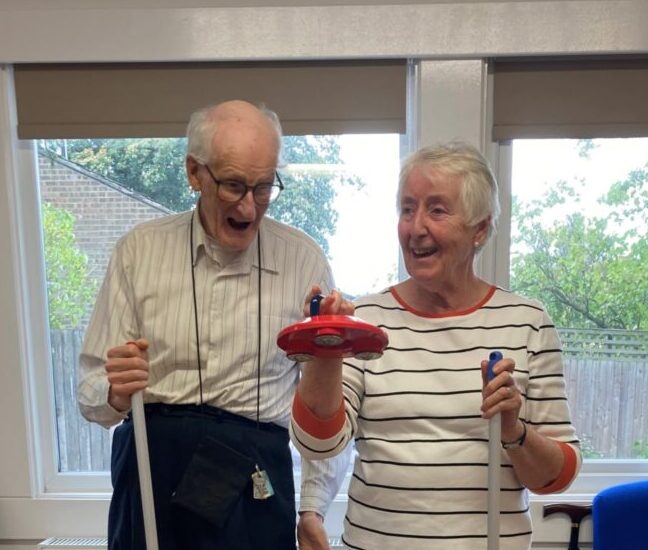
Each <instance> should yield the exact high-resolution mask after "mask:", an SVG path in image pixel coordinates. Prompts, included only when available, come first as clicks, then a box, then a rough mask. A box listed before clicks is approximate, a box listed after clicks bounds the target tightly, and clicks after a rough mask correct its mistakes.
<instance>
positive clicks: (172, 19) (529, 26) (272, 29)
mask: <svg viewBox="0 0 648 550" xmlns="http://www.w3.org/2000/svg"><path fill="white" fill-rule="evenodd" d="M39 2H40V4H39ZM365 3H368V2H365ZM378 3H380V2H376V4H378ZM385 3H386V4H390V2H385ZM45 4H46V3H45V1H44V0H36V2H35V3H34V7H33V9H25V8H24V6H23V5H22V4H21V2H20V0H12V1H11V2H10V3H9V4H7V5H6V6H3V8H2V15H3V17H2V18H0V30H2V31H6V32H0V46H1V47H0V51H2V52H3V58H2V62H4V63H12V62H26V63H31V62H48V61H53V62H61V61H66V62H76V61H88V60H90V61H108V62H110V61H115V62H120V61H129V60H132V61H136V60H144V61H166V60H169V59H175V60H185V61H200V60H202V59H221V58H222V59H244V58H245V59H292V58H299V59H324V58H347V57H374V56H376V55H378V54H381V55H382V56H383V57H384V56H396V55H400V56H414V57H416V58H417V59H419V60H437V61H438V63H437V64H436V66H435V69H437V68H438V69H439V70H438V71H436V70H435V71H433V72H425V74H424V75H423V78H419V79H418V80H417V82H416V84H415V87H418V88H419V89H418V90H417V91H416V92H415V93H414V96H416V100H415V101H413V102H412V103H411V104H410V105H408V110H410V111H411V112H410V113H409V115H408V117H409V116H411V120H416V121H417V128H418V130H416V129H412V128H410V130H416V133H417V134H419V135H418V138H419V140H418V145H424V144H426V143H430V142H432V141H439V140H446V139H451V138H453V137H456V136H460V135H461V136H463V135H466V133H465V130H466V127H467V130H468V134H469V135H471V136H474V135H476V134H479V135H480V136H481V137H480V138H479V139H480V140H481V141H476V143H479V144H480V146H481V147H482V149H483V150H485V151H486V152H487V153H488V154H489V156H491V159H492V160H493V162H494V165H495V163H496V162H498V159H499V157H500V156H501V154H502V153H503V152H505V145H504V146H502V145H499V144H495V143H491V142H490V140H489V139H487V138H485V135H486V133H485V128H488V127H489V126H488V124H487V123H486V122H485V118H486V119H487V117H488V110H489V107H488V102H489V94H490V91H491V90H490V88H489V86H486V85H484V84H483V82H482V83H481V84H479V83H475V84H474V89H475V91H476V93H475V95H477V96H479V97H480V98H481V101H479V103H478V104H477V105H478V108H477V109H474V108H473V107H474V106H475V103H474V102H473V103H472V104H471V109H470V112H469V113H468V114H467V113H466V111H465V109H464V107H465V104H464V103H462V102H463V100H464V96H463V95H462V99H461V100H453V101H449V100H448V99H447V98H445V99H444V97H443V96H441V95H439V93H440V92H443V88H444V84H445V83H453V82H455V81H456V80H461V79H456V78H455V77H456V71H458V72H461V71H462V65H463V62H464V61H468V60H470V61H473V62H474V61H475V60H480V59H482V58H486V57H488V56H492V55H507V56H517V55H520V56H522V55H531V56H537V55H552V56H554V55H574V54H579V55H591V54H596V53H603V54H610V53H611V54H613V55H622V54H633V53H637V52H639V53H640V52H644V53H645V52H648V36H647V35H646V34H645V29H644V28H643V26H642V21H644V20H645V14H646V13H647V12H646V6H645V3H644V2H643V0H629V1H626V2H624V9H623V10H619V9H618V2H617V1H614V0H598V1H587V2H583V1H582V0H568V1H565V2H561V3H560V4H561V5H560V6H559V8H558V9H556V6H555V2H549V1H544V0H536V1H534V2H519V3H516V5H515V9H510V4H508V3H506V2H476V1H471V2H465V3H461V2H460V3H435V2H432V3H419V5H417V6H416V9H411V7H410V8H408V7H403V6H395V5H391V6H388V5H383V6H380V7H379V8H377V9H367V6H357V5H356V6H328V7H326V6H325V7H322V6H317V5H312V6H303V5H302V6H300V7H294V8H286V7H283V8H278V7H276V6H265V7H263V8H260V9H259V8H256V9H250V8H249V7H239V6H236V7H227V8H218V7H205V8H196V9H186V8H185V7H184V6H182V9H177V8H178V7H180V5H179V4H180V3H179V2H178V6H177V7H166V8H160V7H159V6H155V10H151V9H146V4H147V2H144V1H141V2H138V6H133V7H131V8H129V9H128V10H125V9H123V8H115V7H113V6H108V2H104V4H105V5H103V6H99V7H89V8H88V7H85V6H84V9H75V7H74V1H73V2H69V3H68V7H67V9H60V10H51V9H49V8H47V7H46V6H45ZM81 4H82V2H81V1H78V2H77V5H78V6H80V5H81ZM153 4H154V2H148V5H149V7H151V6H153ZM392 4H393V3H392ZM70 6H72V7H71V8H70ZM287 15H288V16H289V17H294V18H295V19H296V20H299V21H300V22H302V23H303V25H300V26H294V27H293V28H292V29H291V30H289V31H287V30H286V26H285V21H286V16H287ZM223 20H226V21H228V22H230V24H229V25H228V26H227V27H223V26H222V21H223ZM449 20H452V21H455V22H460V24H458V25H457V26H456V27H454V28H453V30H452V33H453V34H452V37H453V39H452V40H450V41H448V27H447V24H448V21H449ZM485 23H487V24H488V25H489V33H488V36H487V37H486V39H485V38H484V25H485ZM358 25H359V27H358ZM413 25H414V26H415V27H416V28H425V29H426V32H425V33H412V32H411V29H412V26H413ZM351 27H353V32H351ZM196 28H201V29H206V28H217V29H221V30H222V31H223V32H219V33H212V34H211V35H209V36H207V35H206V36H207V38H206V39H205V40H204V41H200V42H196V41H195V40H193V38H194V37H195V29H196ZM358 28H360V29H361V30H362V32H357V31H358ZM115 29H120V30H121V31H122V34H123V35H124V36H126V37H128V38H127V39H126V40H123V41H115V40H111V37H112V36H113V35H114V32H115ZM228 29H230V30H231V29H234V30H231V32H230V31H228ZM241 29H244V30H245V29H262V31H261V32H260V33H257V34H256V35H255V37H256V38H255V40H252V41H244V42H241V40H240V32H241ZM33 36H40V37H41V40H38V41H35V40H33ZM384 36H390V37H391V38H392V39H391V40H390V41H388V42H385V41H384V40H383V37H384ZM169 37H171V38H169ZM368 37H369V38H368ZM79 44H83V47H79ZM133 52H136V53H133ZM135 55H137V58H136V57H135ZM454 61H458V63H454ZM423 62H424V63H425V61H423ZM10 73H11V67H10V66H7V65H4V66H3V65H0V136H1V139H0V158H2V160H3V162H2V163H0V253H2V255H3V256H4V257H5V258H8V261H6V262H3V263H2V264H0V281H2V283H3V285H2V286H3V287H4V288H0V303H1V304H2V313H3V315H2V320H0V323H2V330H0V345H2V346H3V350H4V356H3V360H2V363H3V368H2V369H0V382H1V383H2V387H3V389H5V395H4V396H3V400H1V401H0V426H2V433H3V434H7V440H6V443H7V445H6V446H5V448H4V451H3V455H4V456H3V466H4V468H3V469H2V472H0V518H2V520H1V522H0V525H1V526H2V532H3V537H4V538H5V539H7V540H14V539H25V540H32V541H33V540H35V539H37V538H46V537H49V536H70V535H75V536H97V535H100V534H101V533H104V532H105V518H106V514H107V502H108V501H107V497H106V495H105V494H103V495H101V494H97V493H92V492H89V493H66V494H56V493H44V492H43V487H44V486H45V485H44V481H43V478H44V477H45V476H44V475H43V474H42V473H41V472H42V463H43V459H42V457H41V454H40V449H41V448H42V447H43V445H44V444H45V443H46V441H47V437H48V436H47V434H46V433H45V432H43V431H42V426H41V425H40V424H42V422H43V419H42V418H41V417H40V416H39V415H38V414H36V413H34V410H33V409H34V406H35V403H36V401H37V399H39V398H41V397H42V396H41V395H40V394H38V393H37V392H36V391H35V390H34V385H33V381H34V378H35V377H36V376H35V374H34V369H33V368H32V366H33V365H36V364H37V362H38V361H39V360H42V359H43V357H44V356H46V355H48V352H47V353H45V354H44V355H43V354H42V353H40V354H39V353H37V352H36V351H35V350H34V349H32V348H31V344H32V343H33V342H37V343H38V342H40V344H39V345H42V343H43V340H42V338H44V335H45V332H44V331H43V330H42V327H40V328H39V323H38V317H34V315H40V316H41V318H43V306H42V304H41V305H40V306H38V303H37V302H38V299H37V297H34V296H32V292H31V290H32V288H33V287H30V286H29V284H28V282H27V278H26V277H25V276H26V275H28V274H29V273H30V272H31V270H32V269H39V267H38V265H39V262H36V264H33V262H32V263H31V264H30V262H29V261H27V260H26V259H25V258H24V257H23V255H24V254H25V253H26V246H27V245H28V244H29V243H30V242H33V241H31V240H30V238H29V237H30V236H31V237H33V235H34V234H35V233H37V232H35V230H34V227H33V225H34V224H33V223H32V220H33V219H34V212H33V210H30V209H29V207H28V205H27V206H26V207H25V208H24V211H23V210H21V209H19V208H18V207H17V206H18V205H19V204H21V200H20V198H21V196H22V197H24V196H25V195H26V193H27V191H26V190H24V189H22V187H23V186H24V185H25V184H28V183H29V177H30V176H29V174H30V173H32V172H30V171H33V170H34V167H33V161H32V160H30V156H29V155H30V153H25V150H24V149H25V148H26V144H25V143H20V142H18V141H17V140H16V139H15V138H14V135H15V127H16V120H15V112H14V111H15V109H14V107H12V105H13V104H14V101H15V98H14V97H13V84H12V81H11V74H10ZM474 76H475V80H479V77H478V76H477V75H476V73H475V75H474ZM432 77H434V78H436V83H437V85H436V86H435V85H434V82H432V80H431V78H432ZM471 86H472V84H471ZM430 88H433V89H434V90H435V93H430ZM421 95H423V96H426V97H427V99H429V100H430V102H432V103H433V102H435V101H436V105H437V109H436V111H437V112H436V114H437V115H441V118H437V117H435V113H432V112H431V108H430V106H429V105H428V104H422V102H421V97H420V96H421ZM443 115H445V116H443ZM484 117H485V118H484ZM502 147H504V149H502ZM27 149H29V148H28V147H27ZM505 168H506V167H505V166H500V167H498V168H497V170H496V171H497V172H498V174H499V177H500V184H502V182H503V181H504V180H505V178H503V169H504V170H505ZM19 184H20V185H19ZM23 206H25V205H24V204H23ZM501 231H502V229H500V232H499V235H500V237H501ZM500 237H498V241H497V242H498V243H499V242H500V241H499V239H500ZM498 246H499V245H498ZM496 252H497V253H495V254H491V251H489V250H485V251H484V255H483V256H482V259H481V260H480V265H481V266H482V267H483V269H484V271H483V273H485V274H486V275H489V276H490V275H494V279H493V280H495V281H496V282H498V284H503V282H502V281H504V280H505V278H504V276H502V274H501V272H502V269H503V265H502V264H501V263H500V262H498V259H499V258H501V257H502V256H503V254H502V253H499V252H498V251H496ZM40 265H41V266H42V261H40ZM32 277H36V278H37V279H38V276H37V275H33V274H32ZM41 284H42V280H41ZM39 307H40V314H38V310H39ZM33 321H36V323H34V322H33ZM45 347H47V346H45ZM45 394H47V390H46V391H45ZM617 466H618V467H615V469H616V470H617V471H616V472H609V471H607V469H606V468H602V467H599V468H598V471H600V472H601V474H600V475H599V474H598V473H597V472H591V473H590V472H587V471H584V472H583V475H585V474H587V475H591V476H593V477H596V476H599V478H600V479H599V481H604V482H605V483H606V484H609V483H614V482H621V481H631V480H633V479H637V478H640V479H645V478H646V477H648V476H647V475H646V473H645V472H641V471H640V470H642V469H641V468H640V469H639V470H637V469H635V465H630V464H627V465H625V466H624V467H623V468H621V465H617ZM584 470H587V468H584ZM623 471H625V474H624V473H623ZM637 472H639V474H638V473H637ZM594 486H595V484H593V485H592V487H594ZM577 488H578V487H577V486H573V487H572V491H573V492H570V493H567V494H563V495H552V496H550V497H546V499H545V501H551V502H557V501H569V502H572V503H579V502H584V503H587V502H591V497H592V493H584V492H583V493H578V492H575V490H576V489H577ZM542 502H543V500H542V499H541V498H539V497H534V500H533V501H532V505H531V509H532V513H533V519H534V548H536V547H542V545H543V544H544V543H545V542H546V543H553V542H556V543H558V542H562V543H563V545H564V542H565V541H566V540H567V539H568V536H569V535H568V534H569V522H568V520H566V519H564V520H563V519H560V518H555V519H553V518H552V520H551V521H549V522H547V521H543V520H542V513H541V504H542ZM345 506H346V502H345V501H344V500H343V499H342V497H339V498H338V499H336V502H335V503H334V506H333V508H332V510H331V512H330V514H329V517H330V518H332V519H331V521H334V523H330V522H329V518H328V517H327V527H329V529H332V528H334V527H335V528H338V529H339V525H341V518H342V517H343V515H344V507H345ZM329 532H330V534H331V535H332V536H334V535H335V531H332V530H330V531H329ZM585 540H591V530H588V528H587V522H586V524H585V525H584V531H583V532H582V536H581V541H585ZM538 541H540V542H538Z"/></svg>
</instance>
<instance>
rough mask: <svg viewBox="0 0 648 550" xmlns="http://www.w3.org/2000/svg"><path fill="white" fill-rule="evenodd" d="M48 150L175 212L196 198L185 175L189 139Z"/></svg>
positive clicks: (88, 142)
mask: <svg viewBox="0 0 648 550" xmlns="http://www.w3.org/2000/svg"><path fill="white" fill-rule="evenodd" d="M46 143H47V148H48V149H49V150H54V151H56V152H57V153H58V154H62V153H64V152H66V153H67V158H68V159H69V160H71V161H72V162H74V163H76V164H79V165H80V166H83V167H84V168H85V169H86V170H89V171H90V172H95V173H96V174H100V175H102V176H104V177H106V178H109V179H111V180H114V181H116V182H118V183H119V184H121V185H123V186H124V187H126V188H127V189H130V190H132V191H135V192H136V193H141V194H142V195H144V196H145V197H148V198H149V199H151V200H152V201H155V202H157V203H159V204H162V205H164V206H166V207H167V208H170V209H171V210H175V211H178V212H180V211H182V210H188V209H189V208H191V206H192V205H193V204H194V203H195V197H194V194H193V193H192V191H191V189H190V188H189V185H188V184H187V178H186V175H185V155H186V150H187V145H186V139H184V138H168V139H153V138H146V139H75V140H66V141H64V142H63V141H61V140H56V141H49V142H46Z"/></svg>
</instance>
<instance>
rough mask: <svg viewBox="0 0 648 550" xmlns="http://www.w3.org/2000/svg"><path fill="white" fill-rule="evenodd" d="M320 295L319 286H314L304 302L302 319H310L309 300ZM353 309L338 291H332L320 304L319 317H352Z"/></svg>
mask: <svg viewBox="0 0 648 550" xmlns="http://www.w3.org/2000/svg"><path fill="white" fill-rule="evenodd" d="M321 293H322V289H321V288H320V287H319V286H314V287H313V288H312V289H311V292H310V294H309V295H308V296H307V297H306V301H305V302H304V317H310V303H311V300H312V299H313V298H314V297H315V296H317V295H318V294H321ZM354 311H355V307H354V306H353V304H352V303H351V302H350V301H349V300H347V299H345V298H344V296H342V294H341V293H340V291H338V290H333V291H332V292H331V293H330V294H329V295H328V296H325V297H324V299H323V300H322V301H321V302H320V310H319V312H320V315H353V313H354Z"/></svg>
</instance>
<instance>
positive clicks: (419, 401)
mask: <svg viewBox="0 0 648 550" xmlns="http://www.w3.org/2000/svg"><path fill="white" fill-rule="evenodd" d="M356 316H357V317H360V318H362V319H364V320H365V321H368V322H371V323H373V324H375V325H377V326H379V327H381V328H382V329H384V330H385V331H386V332H387V333H388V336H389V344H388V347H387V348H386V350H385V353H384V355H383V356H382V358H380V359H378V360H376V361H366V362H363V361H357V360H346V361H345V363H344V381H343V385H344V388H343V389H344V399H345V409H346V423H345V425H344V428H343V430H342V431H341V432H339V433H337V434H335V435H333V436H332V437H327V438H326V439H318V438H316V437H314V436H313V434H308V433H307V432H306V431H305V430H304V429H303V426H304V425H305V424H306V422H301V425H300V418H299V412H298V410H299V407H295V408H294V410H293V415H294V421H293V422H292V423H291V424H292V426H291V430H292V432H293V440H294V442H295V443H296V445H297V446H298V447H299V448H300V451H302V452H303V453H304V454H305V455H306V456H309V457H313V458H315V457H319V458H323V457H326V456H331V455H333V454H336V453H337V452H339V450H340V449H341V448H343V447H344V446H345V444H346V442H347V441H348V440H349V439H350V438H355V444H356V449H357V452H358V455H357V457H356V461H355V467H354V472H353V478H352V480H351V484H350V487H349V505H348V510H347V515H346V518H345V527H344V536H343V540H344V542H345V544H347V546H348V547H349V548H353V549H371V550H374V549H378V548H380V549H381V550H384V549H389V548H398V549H399V550H404V549H407V550H417V549H425V550H435V549H444V550H446V549H448V548H452V549H453V550H460V549H461V550H463V549H465V550H472V549H480V550H481V549H485V548H486V536H487V522H486V518H487V486H488V484H487V470H488V467H487V466H488V421H487V420H485V419H483V418H481V415H480V405H481V387H482V379H481V371H480V362H481V360H482V359H485V358H488V355H489V353H490V352H491V351H494V350H499V351H501V352H502V353H503V355H504V357H510V358H512V359H514V360H515V363H516V370H515V373H514V376H515V379H516V382H517V384H518V387H519V388H520V389H521V391H522V398H523V401H524V403H523V406H522V409H521V411H520V417H521V419H522V420H523V421H524V422H526V423H527V425H528V426H532V427H533V428H534V429H535V430H537V431H538V432H540V433H541V434H543V435H545V436H547V437H551V438H554V439H556V440H559V441H563V442H567V443H569V444H570V445H571V446H572V447H573V448H574V450H575V451H576V453H575V454H576V456H577V457H578V458H577V460H578V466H579V465H580V451H579V449H578V440H577V437H576V434H575V431H574V428H573V426H572V424H571V422H570V413H569V407H568V404H567V400H566V394H565V385H564V383H565V381H564V377H563V365H562V360H561V350H560V341H559V338H558V334H557V332H556V329H555V327H554V325H553V324H552V322H551V320H550V319H549V317H548V316H547V314H546V312H545V311H544V309H543V307H542V306H541V305H540V304H539V303H538V302H535V301H530V300H526V299H523V298H521V297H519V296H517V295H515V294H513V293H510V292H507V291H505V290H502V289H500V288H495V287H493V288H492V290H491V291H490V292H489V293H488V295H487V296H486V298H485V299H484V300H483V301H482V303H481V304H479V305H478V306H476V307H475V308H473V309H470V310H468V311H462V312H458V313H456V314H451V315H448V314H444V315H442V316H439V315H436V316H435V315H426V314H423V313H421V312H415V311H413V310H411V309H410V308H409V307H408V306H406V305H405V304H404V302H403V301H402V300H400V298H399V296H398V295H397V293H396V292H395V290H394V289H390V290H386V291H384V292H382V293H380V294H376V295H371V296H367V297H365V298H362V299H360V300H359V301H358V302H357V304H356ZM311 431H312V430H311ZM501 464H502V465H501V501H500V513H501V515H500V519H501V526H500V534H501V544H500V548H501V550H508V549H510V550H513V549H515V550H519V549H524V548H528V547H529V546H530V541H531V518H530V514H529V501H528V492H527V490H526V488H525V487H523V486H522V485H521V484H520V482H519V481H518V480H517V478H516V476H515V474H514V471H513V467H512V466H511V464H510V461H509V460H508V457H507V454H506V452H505V451H503V450H502V455H501ZM577 471H578V467H576V472H577Z"/></svg>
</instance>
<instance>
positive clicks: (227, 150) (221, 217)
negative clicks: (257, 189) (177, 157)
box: [187, 120, 279, 251]
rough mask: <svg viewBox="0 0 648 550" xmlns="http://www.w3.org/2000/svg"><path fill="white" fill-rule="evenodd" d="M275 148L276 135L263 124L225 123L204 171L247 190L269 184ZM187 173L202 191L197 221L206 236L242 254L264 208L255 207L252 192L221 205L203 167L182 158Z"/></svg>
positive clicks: (195, 185) (215, 185) (264, 210)
mask: <svg viewBox="0 0 648 550" xmlns="http://www.w3.org/2000/svg"><path fill="white" fill-rule="evenodd" d="M278 148H279V144H278V139H277V136H276V133H275V132H274V130H273V129H272V128H271V127H270V126H269V125H268V124H266V123H265V122H264V121H262V122H261V123H260V124H248V123H246V122H245V121H240V120H234V121H231V122H230V121H226V122H224V123H222V125H221V126H220V127H219V130H218V132H217V133H216V135H215V136H214V139H213V140H212V154H211V158H212V159H214V160H212V161H211V162H209V164H208V166H209V170H210V171H211V173H212V174H213V176H214V178H215V179H216V180H218V181H221V182H225V181H237V182H240V183H244V184H246V185H249V186H256V185H259V184H261V183H272V182H273V181H274V177H275V170H276V167H277V155H278ZM187 173H188V174H189V179H190V182H191V185H192V187H193V188H194V189H196V190H199V191H200V192H201V197H200V220H201V222H202V225H203V228H204V229H205V231H206V232H207V234H208V235H210V236H211V237H212V238H214V239H216V241H218V243H219V244H220V245H221V246H222V247H223V248H225V249H227V250H231V251H243V250H245V249H247V247H248V246H250V244H251V243H252V241H253V240H254V238H255V236H256V233H257V231H258V229H259V224H260V223H261V219H262V218H263V216H264V214H265V212H266V210H267V209H268V205H259V204H256V203H255V202H254V197H253V195H252V192H251V190H250V192H248V193H247V194H246V195H245V196H244V197H243V198H242V199H241V200H239V201H237V202H227V201H224V200H222V199H221V198H220V197H219V195H218V185H217V184H216V182H215V181H214V179H212V177H211V175H210V174H209V172H208V170H207V168H206V167H205V166H203V165H201V164H199V163H198V162H196V161H195V160H194V159H193V158H191V157H190V158H188V159H187Z"/></svg>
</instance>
